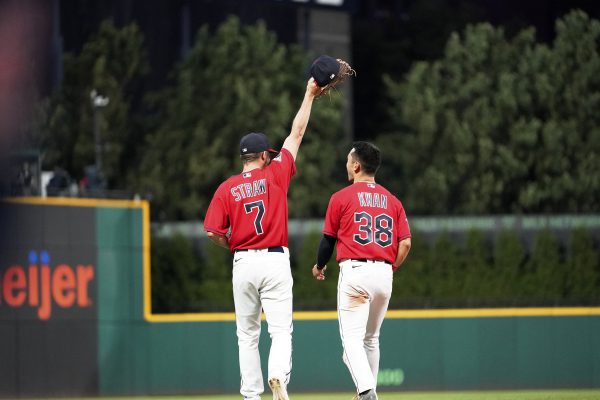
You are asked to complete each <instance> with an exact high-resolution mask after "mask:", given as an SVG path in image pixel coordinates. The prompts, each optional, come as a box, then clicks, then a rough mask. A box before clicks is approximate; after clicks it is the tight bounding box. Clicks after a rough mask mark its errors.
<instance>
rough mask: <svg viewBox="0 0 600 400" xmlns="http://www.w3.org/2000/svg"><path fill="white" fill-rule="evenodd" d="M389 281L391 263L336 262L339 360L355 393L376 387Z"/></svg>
mask: <svg viewBox="0 0 600 400" xmlns="http://www.w3.org/2000/svg"><path fill="white" fill-rule="evenodd" d="M392 280H393V271H392V266H391V264H387V263H384V262H381V261H366V262H357V261H352V260H346V261H342V262H341V263H340V276H339V280H338V320H339V325H340V336H341V338H342V346H343V350H344V353H343V360H344V363H345V364H346V366H347V367H348V370H349V371H350V375H351V376H352V379H353V380H354V384H355V385H356V388H357V391H358V392H359V393H360V392H364V391H366V390H369V389H376V387H377V373H378V372H379V330H380V328H381V324H382V323H383V318H384V317H385V313H386V311H387V308H388V303H389V301H390V297H391V295H392Z"/></svg>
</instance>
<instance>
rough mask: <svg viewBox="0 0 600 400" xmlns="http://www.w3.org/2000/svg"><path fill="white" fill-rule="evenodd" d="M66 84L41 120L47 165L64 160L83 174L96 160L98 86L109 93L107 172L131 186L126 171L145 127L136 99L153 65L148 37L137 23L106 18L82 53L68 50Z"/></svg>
mask: <svg viewBox="0 0 600 400" xmlns="http://www.w3.org/2000/svg"><path fill="white" fill-rule="evenodd" d="M64 68H65V75H64V80H63V83H62V86H61V87H60V89H59V90H58V92H57V93H55V94H54V95H53V96H52V98H51V100H50V102H49V103H50V104H49V106H48V112H47V114H46V115H45V116H44V121H43V123H42V124H41V128H40V129H41V130H42V131H43V132H42V139H41V140H42V147H43V150H44V165H45V166H46V168H52V167H53V166H61V167H62V168H64V169H66V170H67V171H69V172H70V173H71V174H72V175H74V176H77V177H81V176H82V175H83V173H84V168H85V167H86V166H88V165H92V164H94V162H95V151H94V131H93V108H92V104H91V99H90V93H91V91H92V90H96V91H97V93H98V94H100V95H102V96H105V97H108V99H109V103H108V105H107V106H106V107H105V108H104V109H103V111H102V113H101V117H100V119H99V124H100V133H101V142H102V143H103V154H102V164H103V171H102V172H103V174H104V176H105V178H106V179H107V181H108V183H109V187H110V188H119V189H124V188H126V187H127V181H128V176H127V174H126V172H127V171H129V170H130V169H131V168H132V167H133V165H135V162H136V161H137V158H138V155H139V153H138V152H139V148H140V146H139V142H140V141H141V136H142V132H141V129H140V128H139V125H138V124H137V121H136V115H135V112H134V111H135V110H133V105H134V103H137V102H138V101H139V98H141V91H140V84H141V80H142V78H143V77H144V75H145V74H146V73H147V72H148V69H149V66H148V62H147V58H146V52H145V49H144V39H143V36H142V34H141V32H140V30H139V28H138V27H137V26H136V25H135V24H131V25H128V26H125V27H123V28H117V27H115V26H114V25H113V24H112V22H110V21H105V22H103V23H102V24H101V26H100V29H99V31H98V33H97V34H95V35H94V36H93V37H92V38H91V39H90V40H89V41H88V42H87V43H86V44H85V46H84V47H83V49H82V50H81V52H80V53H79V54H65V56H64Z"/></svg>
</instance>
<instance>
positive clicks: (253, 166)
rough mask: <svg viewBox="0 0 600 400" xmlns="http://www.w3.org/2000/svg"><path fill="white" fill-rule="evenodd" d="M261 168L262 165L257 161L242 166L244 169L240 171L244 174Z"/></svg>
mask: <svg viewBox="0 0 600 400" xmlns="http://www.w3.org/2000/svg"><path fill="white" fill-rule="evenodd" d="M262 167H263V164H262V163H261V162H259V161H256V162H250V163H248V164H244V167H243V169H242V173H244V172H248V171H252V170H253V169H261V168H262Z"/></svg>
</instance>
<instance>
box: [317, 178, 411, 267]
mask: <svg viewBox="0 0 600 400" xmlns="http://www.w3.org/2000/svg"><path fill="white" fill-rule="evenodd" d="M323 233H324V234H326V235H329V236H333V237H335V238H336V239H337V256H336V259H337V260H338V261H340V260H343V259H348V258H351V259H357V258H366V259H369V260H384V261H387V262H389V263H390V264H392V263H393V262H394V261H395V260H396V255H397V254H398V243H399V242H400V241H401V240H402V239H406V238H408V237H410V228H409V226H408V220H407V218H406V213H405V212H404V207H403V206H402V203H401V202H400V200H398V199H397V198H396V197H395V196H394V195H392V194H391V193H390V192H389V191H388V190H387V189H385V188H384V187H383V186H381V185H378V184H376V183H367V182H357V183H354V184H352V185H350V186H348V187H346V188H344V189H342V190H340V191H338V192H336V193H334V194H333V195H332V196H331V199H330V200H329V206H328V207H327V214H326V215H325V227H324V228H323Z"/></svg>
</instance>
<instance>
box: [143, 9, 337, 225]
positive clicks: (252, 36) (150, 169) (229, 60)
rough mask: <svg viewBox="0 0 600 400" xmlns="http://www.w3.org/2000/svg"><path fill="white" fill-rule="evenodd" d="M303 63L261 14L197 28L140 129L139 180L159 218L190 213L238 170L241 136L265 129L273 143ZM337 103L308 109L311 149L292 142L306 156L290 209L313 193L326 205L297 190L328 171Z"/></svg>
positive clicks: (294, 98)
mask: <svg viewBox="0 0 600 400" xmlns="http://www.w3.org/2000/svg"><path fill="white" fill-rule="evenodd" d="M306 65H308V63H307V58H306V55H305V54H303V53H302V52H301V51H300V50H298V49H296V48H293V47H289V48H288V47H285V46H284V45H281V44H279V43H278V42H277V38H276V37H275V35H274V34H273V33H271V32H269V31H267V29H266V26H265V24H264V23H263V22H258V23H256V24H255V25H251V26H243V25H241V24H240V22H239V20H238V19H237V18H235V17H230V18H229V19H228V20H226V21H225V22H224V23H223V24H221V25H220V26H219V27H218V29H217V30H216V32H215V33H214V34H211V33H210V32H209V29H208V27H207V26H204V27H202V28H201V29H200V31H199V32H198V34H197V36H196V40H195V44H194V47H193V48H192V50H191V52H190V54H189V56H188V57H187V59H186V60H185V61H184V62H183V63H182V64H181V65H180V66H178V67H177V69H176V71H175V72H174V75H173V81H174V82H173V84H172V86H171V87H169V88H167V89H166V90H165V91H164V92H163V93H161V94H159V95H157V96H156V103H155V104H156V115H157V121H158V126H157V127H156V129H155V130H154V131H153V132H152V133H151V135H150V136H149V139H148V142H147V145H146V148H145V150H144V159H143V162H142V169H141V171H143V174H140V180H139V182H138V186H139V187H140V188H143V189H144V190H149V191H151V192H152V194H153V198H154V204H153V208H154V209H155V210H157V209H160V210H161V214H162V216H163V217H164V218H169V219H186V218H199V217H200V216H201V215H202V214H203V213H204V212H205V211H206V208H207V206H208V203H209V201H210V198H211V197H212V194H213V193H214V191H215V190H216V188H217V185H218V184H219V183H220V182H221V181H223V180H224V179H226V178H227V177H228V176H230V175H231V174H233V173H238V172H239V171H240V161H239V140H240V138H241V136H242V135H243V134H245V133H248V132H252V131H259V132H264V133H265V134H266V135H267V136H268V137H269V138H270V141H271V144H272V145H273V146H274V147H276V146H278V145H280V144H281V143H282V142H283V138H284V137H286V136H287V135H288V134H289V129H290V127H291V121H292V119H293V117H294V114H295V111H296V110H297V108H298V107H299V106H300V103H301V100H302V99H301V95H302V93H304V88H305V86H304V85H305V83H306V81H305V78H306V79H307V78H308V77H307V76H306V75H305V73H303V71H304V69H305V66H306ZM332 97H335V96H332ZM337 102H338V101H327V99H322V100H319V101H317V102H316V103H318V104H316V105H315V107H314V108H316V110H315V116H316V117H317V118H315V119H313V120H311V123H310V126H309V129H308V132H307V137H306V139H305V140H306V142H307V143H306V147H309V149H310V150H311V151H310V152H309V151H307V149H306V148H303V149H302V150H301V154H302V153H311V154H306V155H304V154H302V155H301V157H299V159H298V164H299V168H298V169H299V173H298V175H301V174H303V173H304V171H303V170H304V169H308V172H307V174H306V177H305V178H300V179H299V178H296V179H298V180H301V181H302V182H303V185H302V186H303V187H302V188H297V189H294V190H298V192H297V194H295V195H292V196H295V197H296V198H298V197H301V199H300V200H301V201H299V202H298V203H295V206H294V209H295V210H311V209H312V206H311V204H313V203H314V202H315V201H316V202H317V203H318V205H319V207H320V208H323V209H324V207H325V206H326V204H327V197H326V196H325V195H323V194H321V195H316V197H315V198H316V199H319V200H315V198H311V197H308V196H307V197H304V195H305V193H308V192H310V193H311V194H316V192H315V191H312V192H311V190H312V189H311V188H313V189H314V188H316V187H318V186H319V184H321V183H322V182H327V181H325V178H326V177H328V176H329V175H331V172H330V171H329V170H328V168H331V167H330V164H331V165H332V162H331V160H330V159H333V160H335V159H336V157H337V153H338V150H337V148H338V147H337V144H338V143H337V142H339V140H336V138H341V136H342V135H341V133H342V132H341V113H340V111H339V109H340V108H341V107H338V104H337ZM319 108H321V109H320V110H318V109H319ZM316 127H318V128H316ZM326 141H327V143H325V142H326ZM323 158H328V159H326V160H325V162H323V163H322V165H321V164H319V167H320V168H319V171H318V172H319V173H320V174H321V175H320V176H315V174H314V173H313V171H311V170H310V168H311V167H310V164H309V163H310V162H312V161H313V160H316V159H318V160H319V162H320V160H321V159H323ZM317 175H318V174H317ZM308 177H310V179H311V180H310V181H308V180H307V178H308ZM319 178H323V181H321V180H320V179H319ZM313 179H314V180H313ZM327 185H331V183H329V182H327ZM307 188H308V189H307Z"/></svg>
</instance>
